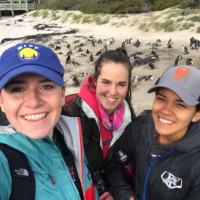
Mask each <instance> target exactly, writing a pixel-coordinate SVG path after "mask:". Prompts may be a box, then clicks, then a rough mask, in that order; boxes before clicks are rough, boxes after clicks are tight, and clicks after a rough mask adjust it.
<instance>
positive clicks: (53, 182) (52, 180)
mask: <svg viewBox="0 0 200 200" xmlns="http://www.w3.org/2000/svg"><path fill="white" fill-rule="evenodd" d="M48 176H49V178H50V179H51V182H52V184H53V185H55V184H56V181H55V180H54V179H53V177H52V176H51V175H50V174H48Z"/></svg>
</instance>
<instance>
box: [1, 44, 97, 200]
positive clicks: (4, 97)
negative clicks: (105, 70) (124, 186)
mask: <svg viewBox="0 0 200 200" xmlns="http://www.w3.org/2000/svg"><path fill="white" fill-rule="evenodd" d="M63 75H64V69H63V67H62V65H61V64H60V61H59V59H58V57H57V55H56V54H55V53H54V52H53V51H52V50H50V49H49V48H47V47H45V46H43V45H40V44H34V43H20V44H17V45H16V46H13V47H11V48H9V49H7V50H6V51H5V52H4V53H3V54H2V55H1V58H0V105H1V110H2V111H3V112H4V113H5V114H6V117H7V119H8V121H9V123H10V124H9V125H7V126H0V142H1V145H0V149H1V150H0V171H1V176H0V188H1V192H0V199H2V200H6V199H9V198H10V199H15V200H17V199H21V200H22V199H26V200H27V199H49V200H50V199H52V200H53V199H54V200H55V199H65V200H67V199H68V200H72V199H77V200H78V199H84V200H86V199H87V200H88V199H90V200H94V199H98V197H97V196H96V195H95V189H94V187H93V183H92V182H91V177H90V174H89V172H88V170H87V167H86V160H85V155H84V151H83V146H82V134H81V133H82V132H81V126H80V121H79V119H78V118H69V117H66V116H62V115H61V109H62V106H63V105H64V103H65V86H64V80H63ZM10 147H12V148H14V149H15V151H16V152H18V151H19V152H21V153H22V154H23V155H25V157H26V159H27V162H28V164H29V166H30V168H31V170H29V168H28V167H27V168H24V167H23V164H24V163H19V165H20V166H19V167H17V168H14V169H13V170H12V165H11V164H12V162H13V161H12V159H9V157H7V153H6V152H7V150H9V149H10ZM5 149H6V151H5ZM19 155H21V154H19ZM11 158H13V159H14V155H13V157H12V156H11ZM15 159H16V160H15ZM15 159H14V164H16V163H17V160H18V159H17V157H16V158H15ZM31 171H32V173H33V178H32V179H31V177H30V174H29V172H31ZM16 177H17V178H18V180H17V182H18V183H19V184H18V185H16V184H14V180H15V179H16ZM23 177H25V178H26V180H27V179H31V183H30V181H28V182H24V181H23V179H22V178H23ZM20 181H21V182H20ZM25 183H27V184H25ZM29 183H30V185H31V184H32V186H30V188H28V187H27V185H29ZM18 191H20V192H21V194H19V192H18ZM18 195H19V196H18ZM31 195H32V196H31Z"/></svg>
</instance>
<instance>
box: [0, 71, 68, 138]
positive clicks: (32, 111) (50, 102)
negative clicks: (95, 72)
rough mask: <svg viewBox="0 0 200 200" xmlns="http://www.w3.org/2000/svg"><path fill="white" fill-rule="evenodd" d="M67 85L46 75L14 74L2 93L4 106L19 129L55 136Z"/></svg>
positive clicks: (31, 134) (0, 101)
mask: <svg viewBox="0 0 200 200" xmlns="http://www.w3.org/2000/svg"><path fill="white" fill-rule="evenodd" d="M64 96H65V88H62V87H60V86H59V85H57V84H55V83H54V82H52V81H50V80H48V79H46V78H45V77H43V76H40V75H36V74H22V75H19V76H17V77H16V78H13V79H12V80H11V81H10V82H9V83H8V84H7V85H6V87H5V88H3V89H2V91H1V93H0V104H1V109H2V111H3V112H5V114H6V116H7V118H8V120H9V122H10V123H11V124H12V125H13V127H14V128H15V130H16V131H17V132H21V133H22V134H24V135H27V136H29V137H31V138H34V139H39V138H43V137H45V136H47V135H48V136H49V137H52V134H53V128H54V126H55V125H56V123H57V121H58V119H59V117H60V114H61V108H62V105H64V102H65V100H64Z"/></svg>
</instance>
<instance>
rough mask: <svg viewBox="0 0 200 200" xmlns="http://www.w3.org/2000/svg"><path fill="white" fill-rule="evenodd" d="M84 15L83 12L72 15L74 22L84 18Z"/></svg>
mask: <svg viewBox="0 0 200 200" xmlns="http://www.w3.org/2000/svg"><path fill="white" fill-rule="evenodd" d="M82 17H83V15H82V14H74V15H73V16H72V20H73V22H80V21H81V19H82Z"/></svg>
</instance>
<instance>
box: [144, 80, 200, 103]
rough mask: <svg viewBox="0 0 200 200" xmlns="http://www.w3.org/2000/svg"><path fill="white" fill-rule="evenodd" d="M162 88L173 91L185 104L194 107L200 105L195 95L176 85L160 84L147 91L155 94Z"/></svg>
mask: <svg viewBox="0 0 200 200" xmlns="http://www.w3.org/2000/svg"><path fill="white" fill-rule="evenodd" d="M160 87H162V88H167V89H170V90H172V91H173V92H174V93H176V94H177V95H178V96H179V97H180V98H181V100H183V102H184V103H186V104H187V105H189V106H194V105H197V104H199V101H197V100H196V98H195V97H193V95H192V94H191V93H190V92H189V91H188V90H186V89H185V88H183V87H181V86H179V85H175V84H169V83H167V84H164V83H163V84H158V85H155V86H153V87H151V88H150V89H149V90H147V92H148V93H151V92H154V91H156V90H157V89H158V88H160Z"/></svg>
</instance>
